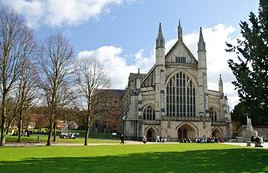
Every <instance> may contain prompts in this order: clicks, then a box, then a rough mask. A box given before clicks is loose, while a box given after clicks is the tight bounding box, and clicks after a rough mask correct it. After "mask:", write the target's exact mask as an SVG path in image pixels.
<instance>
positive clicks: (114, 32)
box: [0, 0, 258, 106]
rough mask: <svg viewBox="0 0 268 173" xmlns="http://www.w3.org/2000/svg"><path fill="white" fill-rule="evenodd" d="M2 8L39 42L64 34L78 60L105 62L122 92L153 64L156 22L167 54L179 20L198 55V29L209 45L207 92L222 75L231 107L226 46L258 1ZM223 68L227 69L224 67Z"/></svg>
mask: <svg viewBox="0 0 268 173" xmlns="http://www.w3.org/2000/svg"><path fill="white" fill-rule="evenodd" d="M0 7H2V8H9V9H11V10H14V11H16V12H17V13H19V14H22V15H24V16H25V18H26V20H27V22H28V25H29V26H30V27H31V28H32V29H33V30H34V32H35V35H36V37H37V39H40V40H42V39H44V38H46V37H47V36H49V35H50V34H51V33H55V32H58V31H60V32H63V33H64V34H65V35H66V37H67V38H68V39H69V40H70V42H71V44H72V45H73V47H74V49H75V52H76V54H77V56H89V57H93V58H97V59H98V60H100V61H102V62H103V63H104V67H105V69H106V71H107V73H108V74H109V75H110V77H111V79H112V87H114V88H124V87H125V86H126V84H127V83H126V82H127V77H128V75H129V72H136V71H137V68H141V71H142V72H146V71H148V70H149V69H150V67H151V66H152V64H153V63H154V46H155V45H154V44H155V38H156V34H157V28H158V23H159V22H162V26H163V32H164V37H165V39H166V43H167V45H166V47H167V49H168V48H169V47H170V46H171V45H172V43H174V42H175V40H176V38H177V25H178V20H179V19H180V20H181V23H182V27H183V33H184V34H185V35H184V41H185V42H186V44H187V45H188V46H189V48H190V50H192V52H193V54H194V55H195V54H196V44H197V43H196V42H197V38H198V31H199V27H200V26H202V27H203V28H204V39H205V41H206V43H207V52H208V54H207V56H208V68H209V69H208V73H209V74H208V80H209V83H208V85H209V88H211V89H217V82H218V75H219V74H223V80H224V82H225V85H224V89H225V91H226V94H227V95H228V97H229V102H231V106H233V105H234V104H235V103H237V95H236V92H235V91H234V89H233V86H232V85H231V84H230V82H231V81H232V80H233V79H234V78H233V76H232V74H231V72H230V70H229V69H228V66H227V63H226V60H227V59H228V58H229V57H228V56H230V55H228V54H226V53H225V52H224V48H225V44H224V42H225V41H230V42H233V41H234V40H235V39H236V38H237V37H239V21H240V20H247V19H248V15H249V12H250V11H253V12H256V11H257V8H258V1H257V0H233V1H232V0H217V1H215V0H202V1H198V0H187V1H185V0H184V1H182V0H166V1H164V0H0ZM223 64H224V65H223Z"/></svg>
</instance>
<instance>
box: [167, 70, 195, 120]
mask: <svg viewBox="0 0 268 173" xmlns="http://www.w3.org/2000/svg"><path fill="white" fill-rule="evenodd" d="M195 95H196V90H195V86H194V84H193V82H192V80H191V79H190V78H189V77H188V76H187V75H185V74H184V73H182V72H179V73H176V74H175V75H174V76H173V77H171V78H170V79H169V81H168V83H167V95H166V101H167V102H166V103H167V105H166V109H167V116H186V117H194V116H195V114H196V108H195V104H196V97H195Z"/></svg>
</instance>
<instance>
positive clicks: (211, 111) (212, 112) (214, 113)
mask: <svg viewBox="0 0 268 173" xmlns="http://www.w3.org/2000/svg"><path fill="white" fill-rule="evenodd" d="M209 117H210V119H211V121H217V111H216V110H215V109H213V108H210V109H209Z"/></svg>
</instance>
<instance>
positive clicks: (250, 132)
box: [242, 116, 258, 142]
mask: <svg viewBox="0 0 268 173" xmlns="http://www.w3.org/2000/svg"><path fill="white" fill-rule="evenodd" d="M252 136H254V138H255V137H257V136H258V132H257V131H255V130H254V129H253V127H252V123H251V119H250V118H248V116H247V126H246V128H245V129H243V130H242V138H243V142H247V141H251V137H252Z"/></svg>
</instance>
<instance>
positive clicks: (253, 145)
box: [5, 141, 268, 148]
mask: <svg viewBox="0 0 268 173" xmlns="http://www.w3.org/2000/svg"><path fill="white" fill-rule="evenodd" d="M137 144H143V143H142V142H141V141H125V145H137ZM147 144H179V143H178V142H165V143H159V142H147ZM223 144H226V145H238V146H244V147H246V146H247V144H246V143H238V142H225V143H223ZM45 145H46V143H7V144H5V146H12V147H33V146H45ZM51 145H52V146H83V145H84V144H83V143H56V144H53V143H52V144H51ZM98 145H121V144H120V143H119V142H118V143H89V144H88V146H98ZM262 146H263V148H268V143H267V142H265V143H262ZM250 147H255V144H254V143H251V146H250Z"/></svg>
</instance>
